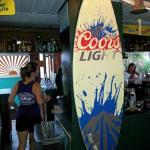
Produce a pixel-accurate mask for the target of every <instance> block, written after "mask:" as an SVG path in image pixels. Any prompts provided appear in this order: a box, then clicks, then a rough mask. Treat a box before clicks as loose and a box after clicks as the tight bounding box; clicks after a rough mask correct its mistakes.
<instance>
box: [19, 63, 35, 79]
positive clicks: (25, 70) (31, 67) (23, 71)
mask: <svg viewBox="0 0 150 150" xmlns="http://www.w3.org/2000/svg"><path fill="white" fill-rule="evenodd" d="M37 66H38V64H37V63H36V62H28V63H27V64H26V65H25V66H24V67H22V68H20V75H21V78H22V80H23V81H25V78H26V77H30V75H31V73H32V72H36V69H37Z"/></svg>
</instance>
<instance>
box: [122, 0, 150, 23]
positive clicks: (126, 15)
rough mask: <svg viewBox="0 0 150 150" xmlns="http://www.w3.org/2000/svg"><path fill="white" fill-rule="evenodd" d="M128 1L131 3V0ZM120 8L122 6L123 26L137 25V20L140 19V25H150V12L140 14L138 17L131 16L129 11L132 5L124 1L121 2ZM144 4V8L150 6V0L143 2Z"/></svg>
mask: <svg viewBox="0 0 150 150" xmlns="http://www.w3.org/2000/svg"><path fill="white" fill-rule="evenodd" d="M128 1H131V2H132V1H133V0H128ZM122 4H123V5H122V6H123V22H124V24H138V21H137V20H138V18H140V19H141V20H142V24H144V25H150V10H149V11H148V12H146V13H144V14H140V15H134V14H131V13H130V12H131V10H132V7H133V5H132V4H129V3H127V2H125V0H123V2H122ZM144 4H145V5H146V6H150V0H145V1H144Z"/></svg>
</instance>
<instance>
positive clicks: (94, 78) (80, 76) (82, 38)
mask: <svg viewBox="0 0 150 150" xmlns="http://www.w3.org/2000/svg"><path fill="white" fill-rule="evenodd" d="M73 88H74V100H75V104H76V110H77V117H78V120H79V125H80V129H81V133H82V136H83V139H84V143H85V145H86V148H87V149H88V150H93V149H94V150H115V149H116V146H117V142H118V139H119V134H120V127H121V121H122V114H123V110H122V106H123V97H124V92H123V91H124V78H123V60H122V49H121V44H120V38H119V31H118V27H117V23H116V18H115V14H114V11H113V7H112V4H111V1H110V0H93V1H91V0H83V2H82V5H81V8H80V12H79V15H78V21H77V26H76V33H75V40H74V51H73Z"/></svg>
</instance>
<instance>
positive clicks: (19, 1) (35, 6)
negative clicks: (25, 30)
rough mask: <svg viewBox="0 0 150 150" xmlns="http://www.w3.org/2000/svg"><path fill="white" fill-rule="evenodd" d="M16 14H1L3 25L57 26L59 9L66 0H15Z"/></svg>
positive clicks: (0, 22)
mask: <svg viewBox="0 0 150 150" xmlns="http://www.w3.org/2000/svg"><path fill="white" fill-rule="evenodd" d="M14 1H15V5H16V14H15V15H14V16H0V25H1V26H9V25H11V26H15V27H30V28H32V27H33V28H51V27H52V28H53V27H55V28H57V27H58V26H59V18H58V11H59V9H60V7H61V6H62V5H63V4H64V2H65V0H14Z"/></svg>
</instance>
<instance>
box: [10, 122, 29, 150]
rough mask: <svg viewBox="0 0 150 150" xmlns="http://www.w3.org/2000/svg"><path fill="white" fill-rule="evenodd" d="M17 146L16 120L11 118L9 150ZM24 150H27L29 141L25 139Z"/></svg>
mask: <svg viewBox="0 0 150 150" xmlns="http://www.w3.org/2000/svg"><path fill="white" fill-rule="evenodd" d="M17 147H18V136H17V132H16V120H12V144H11V150H17ZM26 150H29V141H27V146H26Z"/></svg>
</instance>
